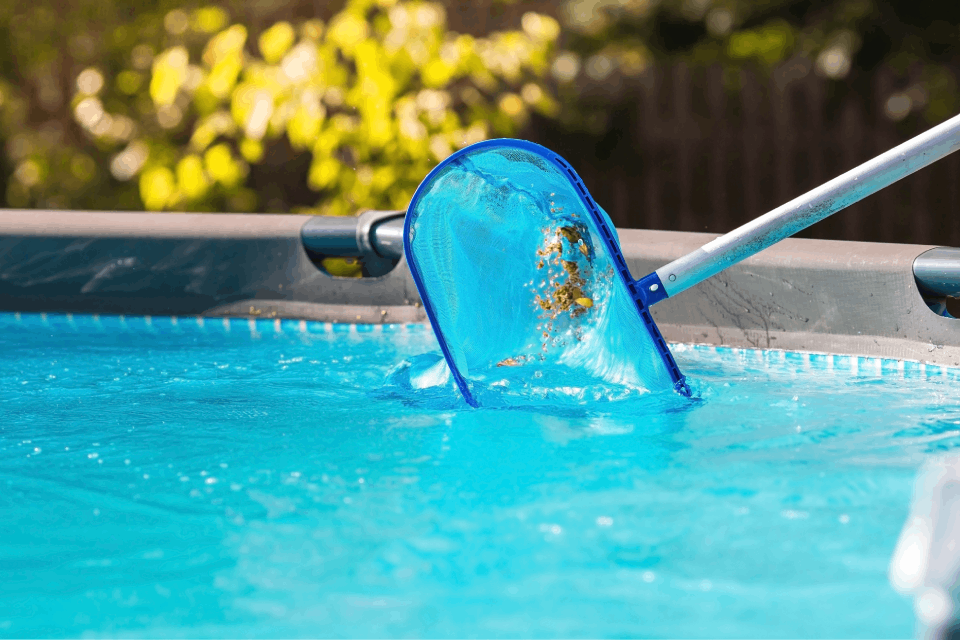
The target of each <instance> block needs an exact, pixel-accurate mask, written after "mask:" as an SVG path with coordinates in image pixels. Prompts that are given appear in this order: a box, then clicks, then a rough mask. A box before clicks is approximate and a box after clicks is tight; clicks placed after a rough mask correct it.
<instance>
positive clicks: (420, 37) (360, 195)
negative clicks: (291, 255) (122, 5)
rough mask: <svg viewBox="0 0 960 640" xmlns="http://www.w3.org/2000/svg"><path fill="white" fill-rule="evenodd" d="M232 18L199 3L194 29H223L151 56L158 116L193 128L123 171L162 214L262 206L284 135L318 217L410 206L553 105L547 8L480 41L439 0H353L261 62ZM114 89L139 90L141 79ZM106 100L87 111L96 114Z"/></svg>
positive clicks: (271, 33) (278, 28) (266, 45)
mask: <svg viewBox="0 0 960 640" xmlns="http://www.w3.org/2000/svg"><path fill="white" fill-rule="evenodd" d="M184 15H186V14H184ZM180 17H182V16H179V14H178V20H179V18H180ZM182 22H183V21H182V20H179V21H178V22H177V25H175V26H177V28H178V29H179V28H180V26H182V25H181V24H180V23H182ZM227 24H228V21H227V18H226V16H225V15H220V14H218V13H216V12H214V11H213V10H212V9H210V8H204V9H198V10H196V11H194V12H193V13H192V14H191V17H190V25H191V26H190V28H192V29H193V32H194V33H199V32H205V33H213V34H214V35H213V36H212V37H210V39H209V41H208V42H207V44H206V46H205V47H204V48H203V54H202V56H201V60H200V62H199V64H193V65H191V64H190V60H189V56H188V54H187V50H186V49H185V48H183V47H174V48H171V49H168V50H167V51H164V52H162V53H161V54H160V55H158V56H157V57H156V59H155V60H154V61H153V69H152V74H151V77H150V96H151V97H152V98H153V104H154V105H155V108H156V117H157V119H158V121H159V122H160V124H161V125H162V126H164V127H169V128H170V129H171V131H173V130H177V129H175V127H182V126H187V127H189V128H190V130H189V146H188V147H187V148H184V149H181V150H180V151H178V152H174V153H173V154H172V155H169V157H167V156H164V157H162V158H161V157H159V156H156V155H155V153H154V152H153V151H151V154H150V160H149V162H144V161H142V160H141V161H139V163H127V164H126V165H125V166H127V165H129V166H130V167H133V168H132V169H131V170H130V171H125V172H124V175H127V174H128V173H131V174H132V175H136V172H140V171H142V175H141V176H140V193H141V197H142V198H143V200H144V203H145V205H146V206H148V207H149V208H151V209H162V208H176V207H183V208H202V207H205V206H208V204H207V203H210V202H217V201H221V202H226V203H227V204H228V205H229V206H240V204H242V206H243V208H245V209H249V208H251V207H253V206H254V204H255V203H254V204H251V201H250V199H251V198H252V197H254V194H253V192H252V191H250V190H249V189H248V188H246V187H245V185H244V182H245V180H246V176H247V173H248V168H249V165H248V163H249V164H256V163H259V162H262V161H263V158H264V157H265V155H266V154H268V153H270V152H271V148H272V145H276V144H277V141H278V139H279V138H280V137H281V136H285V137H286V138H287V139H288V140H289V143H290V147H292V149H293V150H294V152H296V153H308V154H310V155H311V163H310V167H309V170H308V172H307V175H306V186H307V187H309V188H310V189H311V190H313V191H315V192H316V193H317V195H318V199H319V201H320V204H319V205H318V207H317V210H319V211H321V212H323V213H326V214H335V215H347V214H351V213H354V212H356V211H357V210H359V209H361V208H376V207H387V208H396V207H404V206H406V203H407V200H408V199H409V198H410V196H411V195H412V193H413V191H414V189H415V188H416V186H417V184H418V183H419V182H420V180H421V179H422V178H423V176H424V175H425V174H426V173H427V172H428V171H429V170H430V169H431V168H432V167H433V166H434V165H435V164H436V162H438V161H440V160H442V159H443V158H446V157H447V156H449V155H450V154H451V153H453V152H454V151H455V150H456V149H458V148H461V147H463V146H466V145H468V144H471V143H474V142H479V141H480V140H483V139H485V138H486V137H488V136H490V135H500V136H509V135H512V134H514V133H515V132H516V131H517V129H518V128H519V127H520V126H522V125H523V123H524V122H525V121H526V120H527V118H528V115H529V112H531V111H540V112H542V113H549V112H551V110H553V109H555V106H556V103H555V102H554V101H553V99H552V97H551V96H550V94H549V92H548V90H547V89H546V88H545V85H544V82H543V75H544V73H545V71H546V68H547V66H548V61H549V59H550V56H551V55H552V52H553V47H554V44H555V40H556V38H557V36H558V34H559V27H558V25H557V23H556V21H555V20H553V19H552V18H549V17H546V16H542V15H540V14H536V13H527V14H525V15H524V17H523V20H522V24H521V25H520V26H522V30H521V29H517V30H515V31H509V32H502V33H494V34H491V35H490V36H489V37H486V38H474V37H472V36H468V35H458V34H455V33H448V32H447V31H446V14H445V12H444V8H443V7H442V6H441V5H440V4H438V3H433V2H424V1H421V0H348V2H347V4H346V7H345V8H344V9H343V10H342V11H341V12H340V13H338V14H336V15H335V16H334V17H333V18H332V19H331V20H330V22H329V24H328V25H324V24H323V23H322V22H320V21H317V20H312V21H309V22H306V23H303V24H301V25H295V24H290V23H288V22H279V23H277V24H275V25H273V26H270V27H269V28H267V29H266V30H264V31H263V32H262V33H261V34H260V36H259V37H258V39H257V51H258V52H259V57H257V56H251V55H250V54H249V53H247V51H249V48H247V31H246V29H245V28H244V27H243V26H241V25H237V24H235V25H233V26H229V27H226V25H227ZM224 27H226V28H224ZM131 73H133V74H136V73H137V72H136V71H131ZM116 82H117V85H118V86H119V85H120V84H123V86H124V87H126V90H125V91H126V92H127V93H130V94H134V93H136V91H137V88H136V76H129V75H125V76H122V80H121V78H120V77H118V78H117V80H116ZM93 97H94V98H95V96H93ZM98 105H99V103H97V104H92V103H91V105H88V106H89V107H90V109H88V110H89V111H90V113H91V119H92V117H93V116H97V115H99V111H97V109H96V107H98ZM101 110H102V109H101ZM94 111H97V113H94ZM164 122H166V123H167V124H164ZM181 122H182V123H183V124H180V123H181ZM167 148H170V149H175V148H172V147H167ZM151 149H153V147H151ZM124 153H126V152H124ZM178 154H179V155H178ZM141 167H142V168H141ZM132 175H131V176H130V177H132ZM241 196H242V197H241ZM218 199H222V200H218ZM241 200H242V202H241ZM230 203H233V204H230ZM261 204H262V203H261Z"/></svg>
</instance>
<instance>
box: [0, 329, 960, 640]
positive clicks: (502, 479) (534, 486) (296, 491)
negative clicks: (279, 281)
mask: <svg viewBox="0 0 960 640" xmlns="http://www.w3.org/2000/svg"><path fill="white" fill-rule="evenodd" d="M436 348H437V346H436V342H435V340H434V338H433V336H432V334H431V333H430V331H429V329H426V328H421V327H382V328H380V327H374V328H370V327H353V326H346V325H332V326H331V325H323V324H318V323H298V322H286V321H285V322H280V321H263V320H261V321H249V322H248V321H247V320H232V321H230V320H227V321H221V320H219V319H216V320H212V319H207V320H206V321H204V322H200V321H198V320H197V319H194V318H189V319H180V320H179V321H176V320H175V319H171V318H152V319H149V318H126V319H123V318H116V317H113V318H108V317H101V318H96V317H92V316H76V317H69V316H27V315H23V316H19V315H17V316H14V315H12V314H11V315H0V358H2V363H3V366H2V368H0V413H2V416H3V421H2V427H0V488H2V491H0V635H4V636H15V637H30V636H71V637H78V636H124V637H141V636H143V637H147V636H149V637H161V636H162V637H213V636H221V637H222V636H231V637H249V636H258V637H302V636H310V637H340V636H343V637H409V636H424V637H456V636H469V637H478V636H485V637H502V636H509V637H517V636H531V637H543V636H591V637H614V636H669V637H765V638H774V637H825V636H830V637H840V636H844V637H847V636H851V637H876V638H880V637H904V636H908V635H910V634H911V633H912V631H913V615H912V611H911V605H910V602H909V601H908V600H907V599H905V598H903V597H901V596H899V595H897V594H896V593H895V592H894V591H893V590H892V588H891V587H890V586H889V584H888V581H887V577H886V573H887V566H888V563H889V559H890V555H891V552H892V550H893V547H894V545H895V543H896V539H897V535H898V533H899V531H900V528H901V526H902V524H903V522H904V518H905V517H906V515H907V512H908V507H909V501H910V496H911V490H912V485H913V478H914V475H915V472H916V469H917V467H918V466H919V465H920V464H921V463H922V462H923V461H924V460H925V459H927V458H929V457H930V456H933V455H936V454H937V453H939V452H942V451H944V450H949V449H953V448H955V447H957V445H958V444H960V397H958V395H957V394H956V392H955V389H956V388H957V381H958V377H960V376H958V374H957V372H956V371H953V370H946V369H938V368H935V367H921V366H919V365H914V364H911V363H907V364H906V365H904V364H902V363H896V362H888V361H879V360H870V359H857V358H846V357H830V356H810V355H803V354H790V353H788V354H784V353H778V352H764V351H749V350H744V351H737V350H729V349H714V348H698V347H679V346H677V347H674V350H675V353H676V356H677V359H678V362H679V364H680V366H681V367H682V368H683V370H684V371H685V372H686V373H687V375H688V377H689V378H690V380H691V383H692V385H693V387H694V390H695V393H696V395H697V398H695V399H693V400H688V399H684V398H680V397H679V396H675V395H673V394H669V392H668V393H667V394H666V395H664V394H647V395H643V396H629V397H627V398H624V399H621V400H610V399H606V398H605V399H602V400H596V399H593V398H590V397H589V396H585V397H583V398H579V399H578V397H577V395H576V393H574V394H573V395H570V394H568V395H567V396H565V397H566V400H565V401H564V402H559V403H556V405H555V406H554V405H552V404H551V403H550V402H546V401H543V400H541V401H537V402H531V403H530V404H529V405H525V404H524V402H523V400H522V399H517V398H515V399H514V400H513V401H514V402H515V405H514V406H509V405H504V406H503V407H501V408H497V409H479V410H474V409H469V408H468V407H466V406H465V405H463V404H462V402H460V401H459V400H458V399H457V396H456V395H455V392H454V391H453V389H452V387H449V388H448V387H447V386H444V387H442V388H439V389H428V390H425V391H417V390H413V389H411V388H409V386H408V385H406V384H405V383H404V382H403V380H404V379H403V378H402V376H398V373H397V371H398V370H402V369H403V367H402V366H401V367H399V368H398V367H397V364H398V363H401V362H403V361H404V360H411V359H412V358H414V356H417V355H418V354H421V353H424V352H430V351H434V352H435V351H436ZM546 399H547V400H549V398H548V397H547V398H546Z"/></svg>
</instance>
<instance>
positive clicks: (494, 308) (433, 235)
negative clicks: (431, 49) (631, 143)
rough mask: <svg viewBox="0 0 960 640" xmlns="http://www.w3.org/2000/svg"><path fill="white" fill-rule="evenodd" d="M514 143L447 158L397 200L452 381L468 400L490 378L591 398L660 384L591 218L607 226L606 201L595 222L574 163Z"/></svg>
mask: <svg viewBox="0 0 960 640" xmlns="http://www.w3.org/2000/svg"><path fill="white" fill-rule="evenodd" d="M516 144H519V141H507V140H504V141H491V142H489V143H485V144H483V145H482V146H481V145H475V146H474V147H471V148H468V149H466V150H464V152H460V153H459V154H457V155H456V156H455V157H453V158H451V159H448V161H447V162H445V163H444V164H442V165H441V166H440V167H438V168H437V169H435V170H434V172H432V173H431V174H430V175H429V176H428V177H427V179H426V180H424V182H423V184H422V185H421V186H420V188H419V189H418V191H417V193H416V195H415V196H414V199H413V201H412V202H411V207H410V208H409V210H408V212H407V222H406V224H407V237H406V241H407V258H408V261H409V264H410V267H411V271H412V272H413V274H414V278H415V280H416V282H417V286H418V288H419V289H420V293H421V297H422V299H423V302H424V306H425V307H426V310H427V312H428V314H429V316H430V319H431V322H432V324H433V327H434V330H435V332H436V334H437V338H438V340H439V341H440V344H441V347H443V350H444V354H445V356H446V358H447V362H448V364H449V365H450V369H451V371H452V372H453V374H454V377H455V379H456V381H457V384H458V385H459V386H460V389H461V391H463V392H464V395H465V396H467V398H468V400H474V401H479V399H480V398H482V397H483V396H484V395H485V394H489V393H490V392H491V391H497V390H498V389H499V391H500V392H502V391H503V390H504V389H510V390H512V391H513V392H528V393H529V392H534V393H537V392H543V391H544V390H547V389H552V390H557V389H561V390H566V391H567V392H568V393H570V394H573V395H575V396H577V397H582V398H585V399H589V398H590V397H591V395H594V396H596V395H597V394H602V395H609V394H611V393H613V394H622V393H629V392H636V391H646V390H661V389H669V388H671V387H672V385H673V382H672V381H671V378H670V375H669V373H668V372H667V370H666V368H665V367H664V364H663V362H662V359H661V358H660V357H659V355H658V354H657V352H656V351H655V349H654V345H653V341H652V338H651V336H650V335H649V333H648V330H647V329H646V327H645V326H644V324H643V322H642V321H641V319H640V317H639V315H638V309H637V306H636V304H635V302H634V300H633V298H632V296H631V295H630V292H629V291H628V289H627V284H626V282H625V279H624V277H623V276H622V275H621V273H618V270H617V269H616V265H615V262H614V260H613V259H612V257H611V255H610V251H609V250H608V247H607V246H606V245H607V243H605V242H603V241H601V235H602V234H603V233H604V229H603V228H602V227H604V226H606V227H607V231H606V234H607V235H608V236H609V235H610V234H611V233H613V234H615V231H614V227H613V225H612V224H611V223H610V220H609V218H608V217H607V215H606V213H605V212H603V211H602V210H599V209H598V210H599V214H598V215H599V217H600V222H599V223H598V221H597V220H596V219H595V218H594V215H593V214H591V212H590V211H589V210H588V209H587V208H586V206H585V202H584V196H586V197H589V196H587V194H586V191H585V189H583V186H582V183H579V179H578V178H576V176H575V174H573V172H572V170H567V171H564V167H563V166H562V165H559V166H558V164H557V163H556V162H555V161H552V160H551V158H550V157H545V154H544V153H538V152H537V149H542V148H540V147H536V146H535V145H532V144H530V143H524V144H525V145H526V146H527V148H517V147H516V146H514V145H516ZM543 151H546V150H543ZM568 174H569V175H568ZM581 191H582V193H581ZM611 241H612V246H613V247H614V251H619V248H618V245H617V240H616V237H615V236H613V237H612V239H611Z"/></svg>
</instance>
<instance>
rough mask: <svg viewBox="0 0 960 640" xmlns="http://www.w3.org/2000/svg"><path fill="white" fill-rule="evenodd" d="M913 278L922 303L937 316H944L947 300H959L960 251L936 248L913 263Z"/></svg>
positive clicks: (918, 257) (921, 255)
mask: <svg viewBox="0 0 960 640" xmlns="http://www.w3.org/2000/svg"><path fill="white" fill-rule="evenodd" d="M913 277H914V278H916V281H917V288H918V289H920V293H921V295H923V299H924V301H926V303H927V305H928V306H929V307H930V308H931V309H933V311H934V312H935V313H937V314H938V315H944V314H946V313H947V311H946V299H947V298H960V249H955V248H953V247H937V248H936V249H930V250H929V251H926V252H924V253H921V254H920V255H919V256H917V258H916V260H914V261H913Z"/></svg>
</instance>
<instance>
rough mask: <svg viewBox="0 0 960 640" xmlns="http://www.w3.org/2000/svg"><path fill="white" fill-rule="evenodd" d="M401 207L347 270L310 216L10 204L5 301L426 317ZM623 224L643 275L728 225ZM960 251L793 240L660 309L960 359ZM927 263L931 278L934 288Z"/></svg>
mask: <svg viewBox="0 0 960 640" xmlns="http://www.w3.org/2000/svg"><path fill="white" fill-rule="evenodd" d="M390 213H392V214H393V216H392V217H391V216H390V215H384V216H382V217H378V216H375V215H368V216H367V217H366V220H367V222H368V224H367V226H366V229H367V231H366V232H365V233H366V234H367V235H365V236H364V238H362V239H360V240H358V239H357V233H356V228H357V227H356V224H357V220H356V219H352V218H346V219H344V220H343V222H344V223H347V224H344V225H342V226H343V229H341V230H340V231H337V233H338V234H339V235H341V236H343V238H342V240H344V242H343V243H342V244H344V246H345V247H346V245H347V244H350V243H351V242H353V243H356V244H357V246H358V248H360V244H361V243H362V242H364V241H366V242H367V245H364V247H363V249H364V250H366V251H370V250H371V249H372V250H373V251H374V252H375V253H376V254H377V256H378V257H379V258H381V259H383V260H388V261H389V263H388V267H387V268H386V269H383V270H382V272H381V274H380V275H378V276H377V277H369V278H337V277H333V276H330V275H329V274H327V273H326V272H324V271H323V270H322V269H321V268H318V266H317V263H316V255H313V256H311V255H310V254H311V253H314V254H316V247H314V251H308V247H305V244H309V242H308V238H309V237H310V234H311V233H312V231H311V227H313V228H314V229H315V228H316V227H317V225H325V224H327V223H326V222H317V218H315V217H312V216H307V215H285V214H268V215H260V214H175V213H149V214H148V213H107V212H81V211H44V210H0V311H25V312H29V311H46V312H68V313H100V314H110V313H113V314H126V315H201V316H242V317H263V318H293V319H305V320H322V321H325V322H351V323H354V322H355V323H409V322H425V320H426V316H425V314H424V313H423V308H422V306H420V300H419V297H418V295H417V291H416V287H415V286H414V284H413V281H412V278H411V277H410V272H409V270H408V269H407V266H406V263H405V261H404V259H403V257H402V256H399V257H394V256H393V255H392V254H390V249H389V247H390V246H391V245H390V243H391V242H393V241H395V240H396V238H393V237H392V236H391V235H390V233H391V226H390V225H391V224H393V225H394V226H396V224H395V220H396V214H397V213H398V212H390ZM348 221H349V223H352V224H353V225H354V226H353V227H352V229H351V227H350V226H349V223H348ZM378 229H379V230H380V233H379V234H377V233H372V232H373V231H376V230H378ZM351 233H352V234H353V235H352V236H351ZM378 235H382V236H383V239H382V242H380V241H378V238H377V236H378ZM394 235H395V234H394ZM619 235H620V241H621V245H622V248H623V253H624V257H625V258H626V260H627V263H628V266H629V267H630V269H631V271H632V273H633V274H634V275H637V274H644V273H649V272H651V271H654V270H655V269H657V268H659V267H661V266H663V265H665V264H667V263H669V262H671V261H672V260H675V259H676V258H678V257H680V256H682V255H686V254H687V253H689V252H691V251H693V250H695V249H696V248H697V247H700V246H703V245H704V244H706V243H707V242H709V241H710V240H712V239H714V238H716V237H718V236H717V235H715V234H703V233H683V232H668V231H647V230H637V229H621V230H619ZM314 237H315V236H314ZM351 238H352V239H351ZM934 249H936V251H931V250H934ZM352 250H353V248H352V246H351V247H346V248H344V249H343V251H342V252H341V254H340V255H349V253H350V252H351V251H352ZM327 255H334V254H327ZM956 256H957V252H953V253H951V252H950V251H948V250H945V249H942V248H939V249H938V248H937V247H933V246H928V245H899V244H878V243H862V242H839V241H829V240H806V239H796V238H790V239H786V240H783V241H782V242H781V243H779V244H778V245H776V246H774V247H771V248H769V249H766V250H764V251H762V252H761V253H759V254H757V255H755V256H753V257H752V258H750V259H748V260H746V261H744V262H743V263H741V264H738V265H735V266H733V267H731V268H730V269H729V270H727V271H725V272H723V273H720V274H717V275H716V276H713V277H711V278H709V279H708V280H706V281H705V282H703V283H701V284H699V285H697V286H696V287H694V289H696V291H691V292H689V293H687V294H685V295H683V296H678V297H677V298H671V299H668V300H665V301H663V302H661V303H660V304H658V305H656V306H655V307H653V308H652V313H653V315H654V317H655V319H656V322H657V324H658V325H659V326H660V328H661V331H662V332H663V334H664V337H665V338H666V339H667V340H669V341H671V342H685V343H703V344H712V345H725V346H733V347H752V348H764V349H770V348H773V349H786V350H799V351H813V352H823V353H837V354H847V355H863V356H875V357H884V358H896V359H906V360H917V361H920V362H930V363H934V364H943V365H950V366H960V320H954V319H952V318H945V317H941V316H938V315H937V314H936V313H934V312H933V311H931V309H930V308H929V307H928V306H927V304H926V302H925V301H924V297H923V296H924V295H927V296H928V297H929V296H930V295H932V294H936V295H944V292H947V293H949V291H948V289H949V287H950V286H951V285H950V284H949V282H950V279H949V278H946V277H940V280H941V281H944V282H941V283H940V284H939V285H937V284H936V283H935V278H934V277H933V276H932V275H931V274H937V273H940V274H944V273H946V274H947V275H949V274H951V273H954V272H953V271H950V269H952V268H953V267H950V265H951V264H953V263H952V262H951V260H954V259H955V258H956ZM915 264H916V265H917V267H916V268H917V274H918V276H920V277H921V278H922V279H923V282H924V283H927V282H930V283H933V287H930V286H927V285H926V284H925V285H924V291H923V292H921V289H920V288H919V287H918V284H917V281H916V279H915V277H914V268H915ZM948 267H950V269H948ZM950 277H952V276H950ZM937 287H939V288H937ZM931 289H932V291H931Z"/></svg>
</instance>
